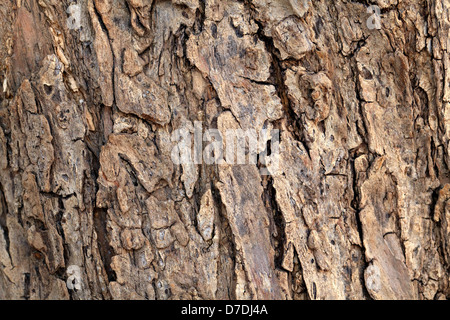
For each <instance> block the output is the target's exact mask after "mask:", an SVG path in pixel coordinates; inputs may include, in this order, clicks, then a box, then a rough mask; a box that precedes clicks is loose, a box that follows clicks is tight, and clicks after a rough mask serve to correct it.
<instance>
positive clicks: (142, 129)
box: [0, 0, 450, 299]
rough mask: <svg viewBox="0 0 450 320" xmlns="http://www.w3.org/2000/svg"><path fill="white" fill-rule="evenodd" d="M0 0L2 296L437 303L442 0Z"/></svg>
mask: <svg viewBox="0 0 450 320" xmlns="http://www.w3.org/2000/svg"><path fill="white" fill-rule="evenodd" d="M0 3H1V6H0V85H1V87H0V89H1V90H0V91H1V93H0V114H1V116H0V187H1V188H0V299H446V298H449V297H450V284H449V275H450V274H449V271H450V269H449V268H450V179H449V170H448V163H449V160H450V159H449V153H448V146H449V139H450V124H449V123H450V122H449V121H450V56H449V54H450V52H449V50H450V41H449V29H450V2H449V1H448V0H372V1H350V0H243V1H231V0H172V1H169V0H77V1H69V0H63V1H61V0H0ZM73 4H76V5H78V6H79V7H80V8H81V23H80V26H81V27H80V28H77V29H73V28H68V23H67V20H68V18H71V16H70V12H67V10H68V8H69V6H70V5H73ZM372 4H374V5H377V6H379V7H380V8H381V28H380V29H376V28H375V29H371V28H368V26H367V24H366V21H367V20H368V19H370V18H371V14H370V13H368V12H367V7H368V6H369V5H372ZM194 121H202V122H203V126H204V129H208V128H215V129H218V130H219V131H220V132H221V133H224V132H225V131H226V130H227V129H230V128H240V129H243V130H246V129H250V128H254V129H257V130H260V129H262V128H273V129H279V130H280V132H281V143H280V157H281V161H280V166H279V169H278V171H277V174H274V173H273V172H272V173H273V174H272V175H269V176H262V175H260V173H259V169H260V168H261V166H263V164H261V163H258V164H257V165H253V164H248V165H232V164H230V163H231V162H230V161H228V163H227V161H225V162H224V163H222V164H218V165H208V164H202V165H175V164H174V163H173V161H172V159H171V151H172V149H173V147H174V145H175V144H176V142H174V141H172V140H171V134H172V132H173V131H174V130H176V129H177V128H180V127H182V126H185V125H188V126H189V125H190V126H191V129H192V130H194V128H193V127H192V123H193V122H194ZM269 171H270V168H269ZM73 266H77V267H78V268H79V269H80V279H79V282H78V284H79V285H80V286H81V287H79V288H78V289H77V288H75V289H73V290H72V289H69V288H68V286H67V280H68V278H69V277H70V276H71V272H72V271H73ZM69 287H70V286H69Z"/></svg>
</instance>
